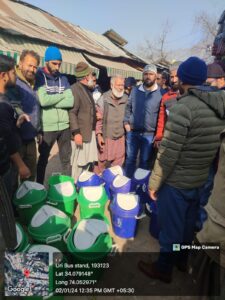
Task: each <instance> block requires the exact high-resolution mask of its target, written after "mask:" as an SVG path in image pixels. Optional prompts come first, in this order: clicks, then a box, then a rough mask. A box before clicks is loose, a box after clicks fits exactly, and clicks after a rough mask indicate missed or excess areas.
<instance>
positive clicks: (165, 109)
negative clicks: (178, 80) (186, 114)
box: [155, 90, 177, 141]
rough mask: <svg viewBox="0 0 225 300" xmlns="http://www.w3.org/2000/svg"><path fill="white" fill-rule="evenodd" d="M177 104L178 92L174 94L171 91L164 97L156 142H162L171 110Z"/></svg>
mask: <svg viewBox="0 0 225 300" xmlns="http://www.w3.org/2000/svg"><path fill="white" fill-rule="evenodd" d="M176 103H177V92H174V91H173V90H169V91H168V92H167V93H166V94H164V95H163V96H162V100H161V103H160V109H159V115H158V122H157V129H156V134H155V140H156V141H161V139H162V137H163V132H164V128H165V124H166V120H167V116H168V115H169V110H170V109H171V107H172V106H173V105H174V104H176Z"/></svg>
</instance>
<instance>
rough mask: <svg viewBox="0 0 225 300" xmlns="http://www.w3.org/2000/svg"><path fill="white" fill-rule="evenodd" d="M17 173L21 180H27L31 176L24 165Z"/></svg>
mask: <svg viewBox="0 0 225 300" xmlns="http://www.w3.org/2000/svg"><path fill="white" fill-rule="evenodd" d="M18 171H19V175H20V178H21V179H28V178H29V177H30V176H31V172H30V170H29V169H28V167H27V166H26V165H25V164H23V165H21V166H20V167H19V169H18Z"/></svg>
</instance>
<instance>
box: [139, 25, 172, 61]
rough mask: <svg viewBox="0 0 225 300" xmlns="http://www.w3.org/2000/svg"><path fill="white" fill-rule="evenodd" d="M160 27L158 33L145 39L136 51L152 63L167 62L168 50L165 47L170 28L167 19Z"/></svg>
mask: <svg viewBox="0 0 225 300" xmlns="http://www.w3.org/2000/svg"><path fill="white" fill-rule="evenodd" d="M161 28H162V29H161V30H160V34H159V35H158V36H157V37H156V38H154V39H152V40H149V39H146V40H145V43H144V44H143V45H141V46H140V47H139V49H138V52H139V54H140V55H141V56H142V57H143V58H146V59H147V60H149V61H150V62H152V63H162V64H169V63H168V55H169V51H168V49H167V48H166V42H167V38H168V34H169V32H170V30H171V26H170V24H169V21H168V20H167V21H166V22H165V23H164V24H162V25H161Z"/></svg>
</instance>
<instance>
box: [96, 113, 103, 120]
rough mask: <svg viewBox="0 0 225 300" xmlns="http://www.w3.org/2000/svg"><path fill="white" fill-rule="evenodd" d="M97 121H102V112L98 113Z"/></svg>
mask: <svg viewBox="0 0 225 300" xmlns="http://www.w3.org/2000/svg"><path fill="white" fill-rule="evenodd" d="M96 119H97V121H99V120H101V119H102V114H101V113H100V112H96Z"/></svg>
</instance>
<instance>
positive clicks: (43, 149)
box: [36, 46, 74, 184]
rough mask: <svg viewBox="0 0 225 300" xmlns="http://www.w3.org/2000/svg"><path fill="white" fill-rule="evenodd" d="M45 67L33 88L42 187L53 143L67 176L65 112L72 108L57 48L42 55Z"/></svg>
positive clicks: (38, 169) (67, 146)
mask: <svg viewBox="0 0 225 300" xmlns="http://www.w3.org/2000/svg"><path fill="white" fill-rule="evenodd" d="M45 62H46V63H45V67H44V68H43V69H39V70H38V72H37V77H36V86H37V91H38V97H39V102H40V105H41V109H42V119H41V121H42V129H43V141H42V143H41V144H40V145H39V148H38V150H39V153H40V156H39V159H38V164H37V182H39V183H41V184H43V182H44V179H45V169H46V166H47V164H48V157H49V154H50V151H51V149H52V146H53V145H54V143H55V142H56V141H57V143H58V147H59V157H60V161H61V164H62V170H63V174H64V175H68V176H70V175H71V165H70V156H71V142H70V129H69V114H68V110H69V109H70V108H71V107H73V103H74V98H73V94H72V92H71V89H70V85H69V82H68V80H67V78H66V76H63V75H62V74H60V72H59V69H60V66H61V63H62V54H61V52H60V50H59V49H58V48H57V47H54V46H50V47H48V48H47V49H46V51H45Z"/></svg>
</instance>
